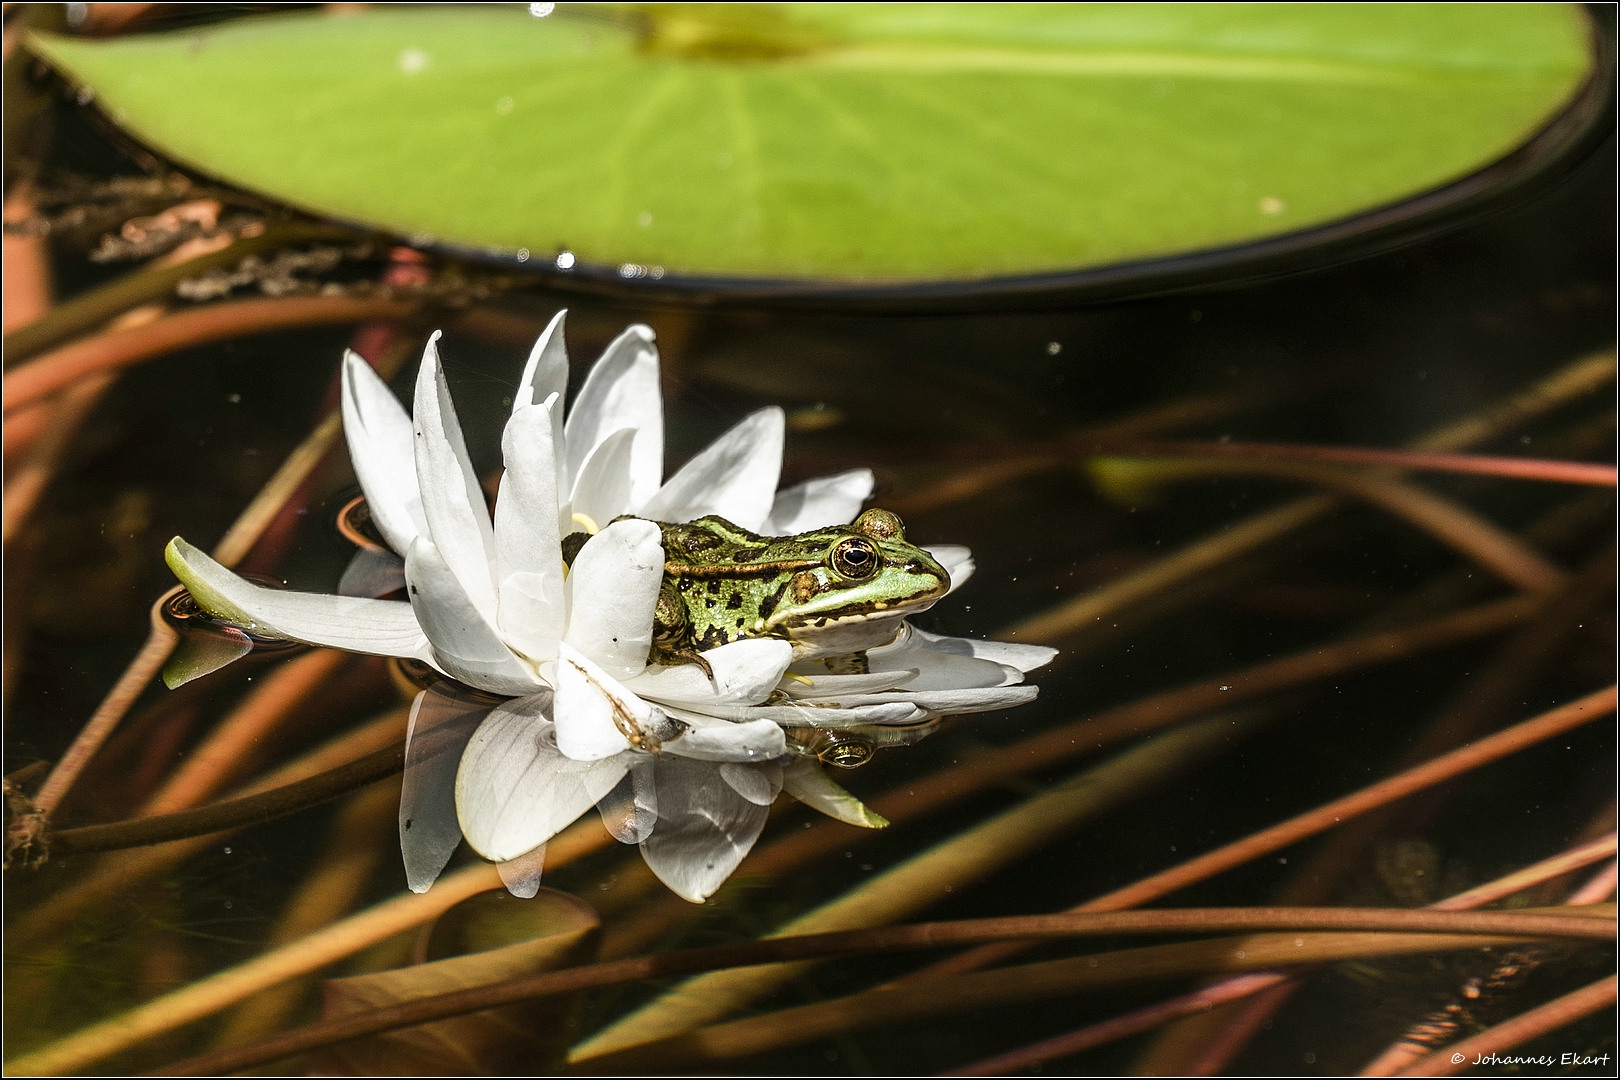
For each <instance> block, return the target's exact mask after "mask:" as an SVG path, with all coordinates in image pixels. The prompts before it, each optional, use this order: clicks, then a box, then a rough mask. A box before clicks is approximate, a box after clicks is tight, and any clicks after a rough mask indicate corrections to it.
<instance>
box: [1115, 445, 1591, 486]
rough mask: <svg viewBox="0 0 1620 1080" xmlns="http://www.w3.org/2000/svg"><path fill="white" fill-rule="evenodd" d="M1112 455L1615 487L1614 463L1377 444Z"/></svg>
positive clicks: (1128, 449) (1147, 448) (1155, 448)
mask: <svg viewBox="0 0 1620 1080" xmlns="http://www.w3.org/2000/svg"><path fill="white" fill-rule="evenodd" d="M1093 449H1094V450H1096V451H1099V452H1106V453H1109V454H1132V455H1137V454H1140V455H1143V456H1147V457H1189V458H1200V459H1205V458H1237V459H1243V460H1255V461H1308V462H1323V463H1333V464H1340V465H1383V466H1389V467H1392V468H1398V469H1414V470H1417V471H1419V472H1449V473H1472V474H1475V475H1480V476H1503V477H1514V478H1517V479H1521V480H1544V481H1548V482H1551V483H1557V484H1592V485H1595V486H1597V487H1614V486H1615V483H1616V472H1617V470H1616V469H1615V467H1614V466H1612V465H1595V464H1592V463H1589V462H1585V461H1556V460H1549V459H1545V458H1519V457H1499V456H1491V455H1487V454H1438V453H1429V452H1426V451H1422V450H1391V449H1386V448H1383V447H1372V446H1302V445H1297V444H1290V443H1238V442H1224V443H1215V442H1177V441H1170V440H1164V441H1159V440H1153V441H1149V440H1130V441H1123V442H1118V443H1111V444H1110V443H1097V444H1095V445H1094V447H1093Z"/></svg>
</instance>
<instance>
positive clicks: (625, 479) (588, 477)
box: [569, 428, 636, 532]
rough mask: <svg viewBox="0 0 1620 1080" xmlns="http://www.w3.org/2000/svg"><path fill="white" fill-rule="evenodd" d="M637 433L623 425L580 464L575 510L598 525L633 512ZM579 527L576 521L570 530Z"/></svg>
mask: <svg viewBox="0 0 1620 1080" xmlns="http://www.w3.org/2000/svg"><path fill="white" fill-rule="evenodd" d="M635 440H636V433H635V431H634V430H633V429H631V428H620V429H619V430H618V431H615V432H614V433H613V434H611V435H609V436H608V437H607V438H605V439H603V440H602V441H601V442H600V443H598V444H597V447H596V449H595V450H592V451H591V455H590V457H588V458H586V459H585V464H584V465H582V466H581V467H580V470H579V477H578V478H577V479H575V481H574V493H573V499H572V501H571V502H570V504H569V508H570V511H571V512H572V513H578V514H584V515H585V516H586V517H588V518H590V519H591V520H592V521H594V522H596V523H597V524H598V525H606V524H607V523H608V522H610V521H612V520H613V519H614V518H616V517H618V516H619V515H620V514H628V513H629V512H630V485H631V481H632V480H633V479H634V474H633V472H632V463H633V454H634V451H635ZM578 528H579V526H578V524H574V526H573V528H572V529H570V530H569V531H570V532H573V531H575V530H577V529H578Z"/></svg>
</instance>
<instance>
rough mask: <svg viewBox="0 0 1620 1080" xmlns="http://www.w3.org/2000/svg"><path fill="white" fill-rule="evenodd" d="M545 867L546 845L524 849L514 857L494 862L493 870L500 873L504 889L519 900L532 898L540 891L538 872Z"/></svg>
mask: <svg viewBox="0 0 1620 1080" xmlns="http://www.w3.org/2000/svg"><path fill="white" fill-rule="evenodd" d="M545 868H546V845H544V844H541V845H540V846H539V847H537V848H535V849H534V850H533V851H526V852H524V853H523V854H522V855H519V856H518V857H517V858H515V859H508V860H507V861H506V862H501V863H496V864H495V872H496V873H497V874H499V875H501V884H502V885H505V886H506V891H507V892H509V893H511V894H512V895H513V896H515V897H517V898H518V899H519V900H533V899H534V897H535V894H536V893H538V892H539V891H540V872H541V871H542V870H544V869H545Z"/></svg>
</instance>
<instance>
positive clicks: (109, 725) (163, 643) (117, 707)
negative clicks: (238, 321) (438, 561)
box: [6, 413, 343, 865]
mask: <svg viewBox="0 0 1620 1080" xmlns="http://www.w3.org/2000/svg"><path fill="white" fill-rule="evenodd" d="M342 430H343V420H342V417H341V416H339V415H338V414H337V413H333V414H331V415H330V416H328V417H327V418H326V419H325V420H323V421H321V423H320V424H318V425H316V427H315V430H314V431H312V432H310V433H309V434H308V435H307V436H305V437H304V441H303V442H301V443H299V444H298V445H297V446H296V447H294V448H293V452H292V453H291V454H289V455H287V459H286V460H285V461H283V462H282V463H281V467H280V468H279V469H277V470H276V472H275V474H274V475H273V476H271V477H270V479H269V481H267V482H266V483H265V485H264V487H262V488H260V489H259V493H258V494H257V495H255V496H254V498H253V501H252V502H250V503H249V504H248V505H247V508H246V509H245V510H243V511H242V513H241V514H240V515H238V516H237V519H236V521H235V522H234V523H233V524H232V525H231V527H230V529H228V530H227V531H226V533H225V536H224V537H223V538H222V539H221V540H220V542H219V545H218V546H217V547H216V548H215V549H214V558H215V559H217V560H218V561H219V562H220V563H221V564H223V565H225V566H235V565H236V564H237V563H239V562H241V561H242V559H243V558H245V557H246V555H247V553H248V552H249V551H250V550H252V548H253V545H254V544H255V543H256V542H257V541H258V539H259V537H260V536H261V535H263V533H264V530H265V529H266V528H267V527H268V526H269V524H270V522H271V521H273V520H274V519H275V516H276V514H277V512H278V511H279V510H280V508H281V506H282V504H283V503H284V502H285V501H286V500H287V499H289V498H290V497H291V496H292V495H293V493H294V492H296V491H297V490H298V489H299V487H300V486H301V485H302V484H303V483H304V481H305V480H306V479H307V478H308V477H309V475H310V474H311V473H312V472H313V471H314V470H315V468H316V467H317V466H318V465H319V464H320V463H321V461H322V460H323V459H324V458H325V457H326V454H327V452H328V451H329V450H330V449H331V448H332V446H333V445H334V443H335V442H336V441H337V437H338V435H339V434H340V433H341V432H342ZM179 591H180V587H179V586H176V587H175V588H173V589H170V590H169V591H168V592H166V593H164V594H163V595H162V596H161V597H159V598H158V600H157V602H156V603H154V604H153V605H152V609H151V614H150V619H149V622H150V626H151V630H150V632H149V634H148V636H147V639H146V643H145V644H144V645H142V646H141V651H140V652H139V653H137V654H136V656H135V659H134V660H133V661H131V662H130V665H129V667H127V668H125V669H124V673H123V674H122V675H120V676H119V678H118V682H117V683H115V684H114V685H113V688H112V690H111V691H109V692H108V694H107V696H106V697H105V698H103V699H102V701H101V704H100V705H98V706H97V707H96V711H95V712H94V713H93V714H91V716H90V719H89V720H88V721H87V722H86V723H85V725H84V727H83V728H81V729H80V731H79V734H78V735H77V736H76V737H75V738H74V740H73V744H72V745H71V746H69V747H68V750H67V753H65V754H64V755H63V756H62V758H61V760H60V761H58V762H57V763H56V766H55V767H54V768H53V769H52V770H51V775H50V776H49V777H47V778H46V780H45V783H44V784H43V785H41V787H40V790H39V793H38V794H37V795H36V796H35V797H34V808H33V810H32V811H30V812H27V813H23V814H19V815H17V816H16V817H14V818H13V819H12V822H11V826H10V828H9V829H8V830H7V834H6V861H7V864H8V865H9V864H10V863H11V862H12V861H14V860H16V859H18V858H21V859H22V860H24V861H26V862H30V863H37V862H41V861H43V860H44V859H46V858H47V857H48V854H49V852H48V847H47V845H46V843H45V841H44V836H45V831H46V827H47V824H48V821H49V818H50V815H51V814H52V813H53V812H54V811H55V809H56V807H57V806H58V805H60V803H61V801H62V799H63V797H64V796H66V795H67V793H68V791H69V790H70V789H71V788H72V787H73V784H74V783H75V782H76V781H77V780H78V778H79V774H80V773H82V772H83V771H84V769H85V766H87V765H89V763H90V759H91V758H92V757H94V756H95V754H96V752H97V751H98V750H100V749H101V746H102V744H103V743H104V742H106V741H107V738H108V736H110V735H111V734H112V732H113V729H114V728H115V727H117V726H118V722H119V721H120V720H122V719H123V718H124V716H125V714H126V713H128V712H129V710H130V708H131V707H132V706H133V705H134V704H135V701H136V699H137V698H139V697H140V696H141V694H142V692H143V691H145V689H146V687H147V685H148V684H149V683H150V682H151V681H152V680H153V679H154V678H156V677H157V675H158V673H159V672H160V671H162V670H163V665H164V664H165V663H167V662H168V659H169V657H170V656H171V655H172V654H173V653H174V649H175V646H176V645H178V644H179V641H180V637H179V635H178V634H176V633H175V631H174V629H173V628H172V627H171V626H169V624H168V622H167V621H166V620H165V619H164V617H163V606H164V605H165V604H166V603H167V602H168V601H169V599H170V598H171V597H173V596H174V595H176V594H177V593H178V592H179Z"/></svg>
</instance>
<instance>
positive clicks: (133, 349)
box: [0, 296, 420, 413]
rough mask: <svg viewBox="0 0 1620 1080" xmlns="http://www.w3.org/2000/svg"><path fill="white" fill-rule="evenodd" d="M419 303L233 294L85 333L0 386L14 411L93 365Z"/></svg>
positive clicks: (398, 314)
mask: <svg viewBox="0 0 1620 1080" xmlns="http://www.w3.org/2000/svg"><path fill="white" fill-rule="evenodd" d="M419 306H420V305H419V304H418V303H417V302H416V301H413V300H395V299H392V298H390V297H355V296H287V297H276V298H273V299H255V300H231V301H226V302H224V303H220V304H210V305H208V306H206V307H200V308H195V309H192V310H190V311H183V312H180V313H179V314H176V315H170V316H167V317H165V318H162V319H159V320H157V321H156V322H152V323H148V324H147V325H145V326H141V327H137V328H136V329H133V330H123V331H110V332H108V333H103V334H96V335H94V336H92V337H87V338H82V339H80V340H79V341H75V342H72V343H70V344H67V345H64V346H62V347H61V348H59V349H56V350H55V351H53V352H49V353H46V354H45V355H44V356H41V357H38V358H37V359H34V360H30V361H29V362H28V363H26V364H22V365H20V366H18V367H16V368H14V369H13V370H12V371H11V373H10V374H9V375H7V376H6V380H5V386H4V389H3V390H0V407H3V409H4V411H5V412H7V413H9V412H11V411H13V410H14V409H19V408H22V407H23V406H25V405H30V404H32V403H33V402H36V401H39V400H41V399H43V398H47V397H49V396H51V395H52V394H54V393H57V392H58V391H60V390H62V389H64V388H66V387H67V386H68V385H69V384H71V383H74V382H76V381H78V380H79V379H82V378H84V377H85V376H87V375H90V374H93V373H95V372H103V371H115V370H117V369H119V368H124V367H128V366H129V365H131V364H138V363H140V362H141V361H142V360H150V359H152V358H154V357H157V356H162V355H163V354H164V353H168V352H172V351H174V350H176V349H184V348H192V347H195V346H198V345H206V344H209V343H210V342H215V341H224V340H226V339H228V338H236V337H244V336H246V335H248V334H260V333H264V332H265V331H267V330H285V329H289V328H291V327H295V326H322V325H326V324H330V323H350V322H364V321H366V320H368V319H403V318H407V317H408V316H410V315H411V314H413V313H414V312H415V311H416V310H417V308H418V307H419Z"/></svg>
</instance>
